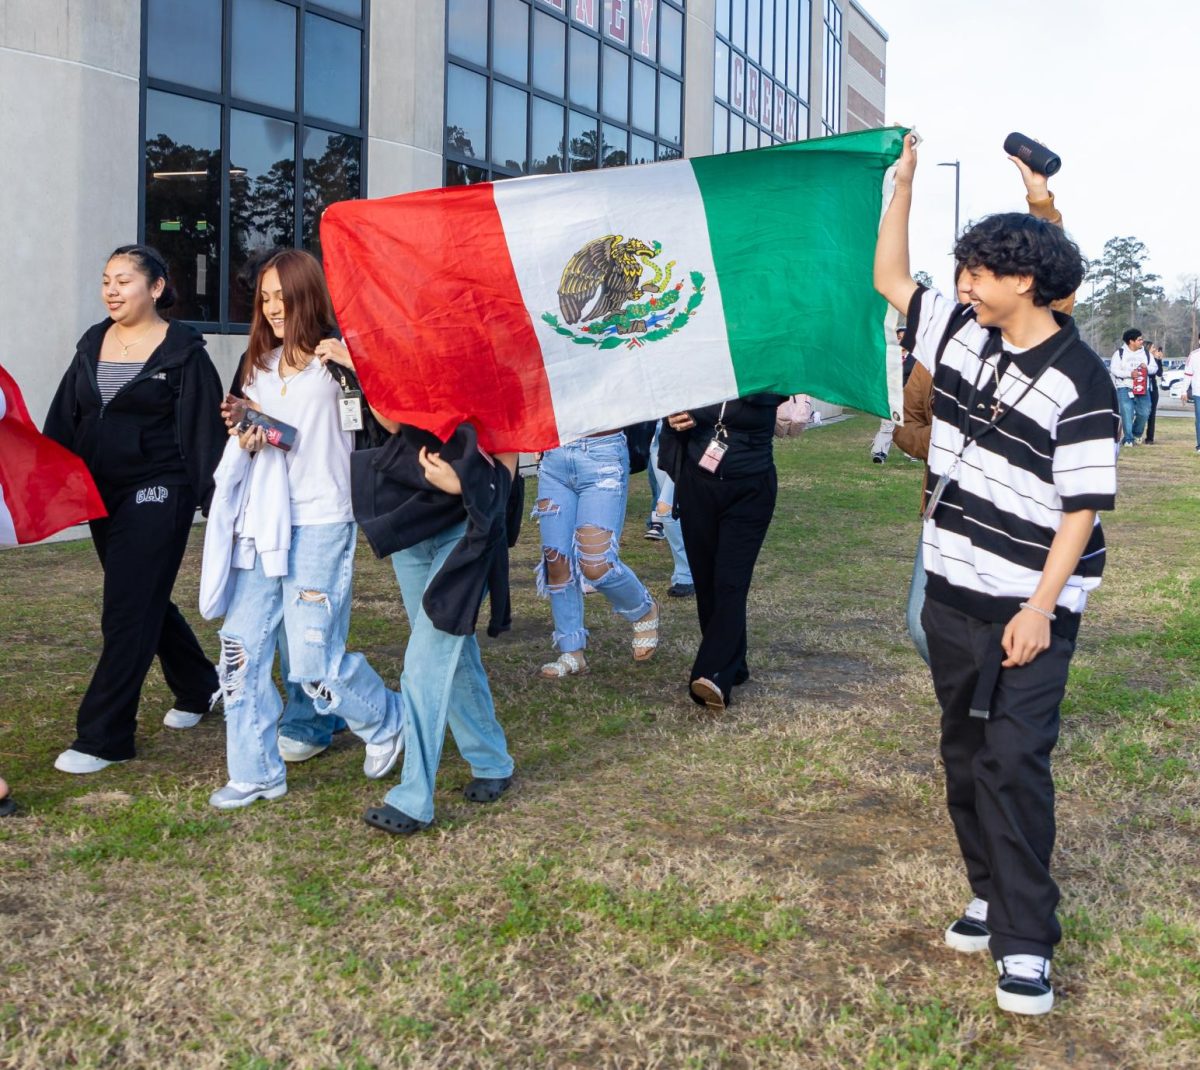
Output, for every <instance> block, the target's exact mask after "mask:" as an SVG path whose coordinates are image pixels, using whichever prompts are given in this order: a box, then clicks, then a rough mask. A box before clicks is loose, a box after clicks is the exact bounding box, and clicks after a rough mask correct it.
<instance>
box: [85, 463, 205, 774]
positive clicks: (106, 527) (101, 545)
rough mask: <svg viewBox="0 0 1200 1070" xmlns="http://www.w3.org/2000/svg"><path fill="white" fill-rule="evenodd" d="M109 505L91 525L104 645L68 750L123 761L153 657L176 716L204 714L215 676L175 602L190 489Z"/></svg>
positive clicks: (132, 495)
mask: <svg viewBox="0 0 1200 1070" xmlns="http://www.w3.org/2000/svg"><path fill="white" fill-rule="evenodd" d="M105 504H106V505H107V507H108V516H107V518H105V519H103V520H94V521H92V523H91V529H92V541H93V542H94V543H95V546H96V553H97V554H98V555H99V556H100V564H101V565H102V566H103V567H104V606H103V609H102V611H101V615H100V631H101V634H102V636H103V639H104V645H103V647H102V649H101V651H100V660H99V661H98V662H97V663H96V671H95V672H94V673H93V675H92V682H91V684H89V685H88V689H87V692H86V693H85V694H84V696H83V702H82V703H81V705H80V707H79V714H78V717H77V721H76V732H77V733H78V737H77V738H76V740H75V742H74V743H73V744H71V746H72V747H73V748H74V749H75V750H78V751H82V752H83V753H84V754H93V755H95V756H96V757H97V758H107V759H108V760H110V761H120V760H122V759H125V758H132V757H133V756H134V753H135V750H134V743H133V737H134V730H135V728H136V727H137V710H138V702H139V700H140V699H141V694H142V684H143V683H144V682H145V679H146V673H147V672H149V670H150V664H151V662H153V661H154V655H155V654H157V655H158V657H159V659H160V661H161V662H162V670H163V677H164V678H165V679H166V681H167V686H168V687H169V688H170V689H171V691H172V692H173V694H174V695H175V707H176V709H179V710H186V711H188V712H190V713H203V712H205V711H206V710H207V709H208V708H209V702H210V700H211V699H212V696H213V694H214V693H215V692H216V690H217V672H216V669H214V668H213V664H212V662H211V661H209V660H208V658H207V657H206V656H205V654H204V651H203V650H201V649H200V644H199V643H198V642H197V641H196V636H195V635H194V634H193V633H192V629H191V628H190V627H188V624H187V621H185V620H184V619H183V615H182V614H181V613H180V612H179V609H178V607H177V606H176V605H175V604H174V603H173V602H172V601H171V589H172V588H173V587H174V586H175V576H176V574H177V573H178V572H179V564H180V562H181V561H182V560H183V551H184V550H185V549H186V547H187V540H188V534H189V533H190V531H191V527H192V518H193V516H194V514H195V511H196V501H195V496H194V495H193V494H192V491H191V489H190V488H188V487H159V486H152V487H143V488H141V489H138V490H135V491H131V492H129V493H128V494H123V495H121V496H119V497H115V498H106V500H105Z"/></svg>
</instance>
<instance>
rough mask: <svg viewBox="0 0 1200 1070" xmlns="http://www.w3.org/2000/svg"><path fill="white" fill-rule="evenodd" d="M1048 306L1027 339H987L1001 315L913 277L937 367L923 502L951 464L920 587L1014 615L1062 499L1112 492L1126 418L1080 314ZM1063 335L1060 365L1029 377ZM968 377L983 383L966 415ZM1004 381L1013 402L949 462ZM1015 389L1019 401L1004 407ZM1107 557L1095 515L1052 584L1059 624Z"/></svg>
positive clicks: (911, 313)
mask: <svg viewBox="0 0 1200 1070" xmlns="http://www.w3.org/2000/svg"><path fill="white" fill-rule="evenodd" d="M1054 315H1055V319H1056V321H1057V322H1058V325H1059V330H1058V331H1057V332H1056V333H1055V334H1054V335H1053V336H1052V337H1051V338H1049V339H1047V340H1046V341H1045V342H1042V343H1041V344H1040V345H1037V346H1034V347H1033V348H1031V349H1028V350H1025V351H1023V352H1013V350H1012V348H1011V347H1008V346H1005V347H1004V351H1003V352H1001V351H1000V350H999V348H998V346H997V344H996V342H991V337H992V335H996V336H997V340H998V336H999V331H998V329H996V328H991V329H989V328H985V327H981V326H980V325H979V324H978V323H976V322H975V318H974V315H973V314H972V313H971V312H970V310H969V309H968V308H967V307H966V306H963V305H956V304H954V303H953V302H951V301H949V300H947V299H946V298H945V297H943V296H942V295H941V294H940V293H938V292H937V291H935V290H929V289H926V288H924V287H921V288H920V289H918V290H917V292H916V293H915V294H914V295H913V299H912V302H911V304H910V306H909V310H908V320H907V322H908V330H907V334H906V337H905V339H904V343H903V344H904V345H905V347H906V348H907V349H909V350H910V351H911V352H912V353H913V354H914V356H916V358H917V360H919V361H920V362H921V363H922V364H923V365H924V366H925V367H926V368H928V369H929V371H930V373H931V374H932V375H933V386H934V390H933V428H932V432H931V437H930V446H929V472H930V478H929V480H928V481H927V486H926V490H925V496H926V498H925V500H926V502H927V503H928V500H929V496H930V494H931V493H932V491H933V488H934V487H935V486H936V484H937V482H938V479H939V477H941V476H943V475H946V474H950V476H951V478H950V480H949V482H948V484H947V486H946V490H945V492H944V495H943V497H942V500H941V503H940V504H939V505H938V507H937V509H936V511H935V512H934V515H933V517H932V518H931V519H929V520H926V521H925V522H924V529H923V544H924V561H925V570H926V572H927V574H928V585H927V587H926V591H927V594H928V596H929V597H930V598H934V599H937V600H938V601H940V602H944V603H946V604H947V605H951V606H954V607H955V608H957V609H959V610H961V611H962V612H964V613H968V614H970V615H971V616H973V617H976V618H978V619H980V620H986V621H993V622H1004V621H1007V620H1009V619H1010V618H1011V617H1013V616H1014V615H1015V614H1016V613H1017V611H1018V610H1019V608H1020V603H1021V602H1023V601H1027V600H1028V599H1029V598H1030V597H1031V596H1032V595H1033V593H1034V590H1035V589H1036V588H1037V585H1038V583H1039V581H1040V580H1041V574H1042V570H1043V569H1044V568H1045V565H1046V557H1047V555H1048V553H1049V551H1050V544H1051V542H1052V541H1053V540H1054V536H1055V534H1056V533H1057V531H1058V529H1059V526H1060V524H1061V522H1062V516H1063V513H1064V512H1078V511H1080V510H1084V509H1095V510H1097V511H1100V510H1106V509H1112V508H1114V507H1115V505H1116V493H1117V427H1118V418H1117V408H1116V404H1117V400H1116V393H1115V391H1114V389H1113V385H1112V380H1111V379H1110V378H1109V375H1108V370H1107V369H1106V368H1105V367H1104V364H1103V363H1102V362H1101V360H1100V358H1099V357H1098V356H1097V355H1096V354H1095V353H1094V352H1093V351H1092V350H1091V349H1089V348H1088V347H1087V346H1086V345H1085V344H1084V343H1083V341H1082V340H1081V339H1080V338H1079V332H1078V330H1077V329H1076V327H1075V324H1074V321H1073V320H1071V319H1070V317H1068V316H1064V315H1062V314H1061V313H1055V314H1054ZM952 319H953V320H954V322H955V323H957V324H959V326H958V327H957V328H956V329H955V328H951V329H952V330H953V334H952V336H951V337H950V338H949V339H948V340H947V342H946V345H945V347H944V350H943V352H942V354H941V358H940V360H938V357H937V354H938V349H939V344H940V343H941V341H942V339H943V336H944V335H945V333H946V331H947V329H948V328H949V327H950V324H951V320H952ZM1068 341H1069V344H1068V346H1067V348H1066V349H1065V350H1064V351H1063V353H1062V355H1061V356H1059V358H1058V360H1057V361H1056V362H1055V364H1054V366H1053V367H1052V368H1050V369H1049V370H1047V371H1046V372H1044V373H1043V374H1042V375H1041V377H1040V378H1039V379H1038V380H1037V383H1036V385H1034V386H1033V387H1032V388H1030V389H1028V390H1026V386H1027V385H1028V383H1029V382H1030V381H1031V379H1033V378H1035V377H1036V376H1037V375H1038V372H1039V371H1040V370H1041V369H1042V368H1043V367H1044V366H1045V364H1046V362H1047V361H1048V360H1049V359H1050V357H1051V356H1052V355H1053V354H1054V353H1055V351H1056V350H1058V349H1059V347H1060V346H1061V345H1062V344H1063V343H1064V342H1068ZM989 342H991V345H990V346H989ZM985 354H986V359H985ZM935 362H936V367H935ZM997 375H998V377H999V390H998V391H997V387H996V381H997ZM973 382H975V383H978V392H977V394H976V397H975V399H974V401H973V403H972V404H973V410H972V411H971V412H970V414H969V419H968V413H967V406H968V402H969V401H970V396H971V392H972V383H973ZM997 393H998V394H999V400H1000V403H1001V407H1002V411H1004V412H1005V413H1006V414H1005V415H1002V416H1001V418H1000V421H999V423H998V424H997V425H996V427H995V428H993V429H992V430H991V431H989V432H987V433H986V434H985V435H983V436H982V437H981V438H979V439H978V440H977V441H976V442H973V443H972V444H971V445H970V446H968V447H967V449H966V451H965V452H964V453H963V455H962V459H961V461H960V462H959V463H958V465H957V470H956V471H955V470H954V469H955V464H954V459H955V457H956V455H957V454H958V452H959V450H960V449H961V447H962V445H963V441H964V434H963V432H964V429H967V427H968V424H969V431H970V432H975V431H978V430H980V429H982V428H983V427H985V426H986V425H987V423H988V422H989V421H990V419H991V414H992V403H993V401H995V400H996V397H997ZM1022 394H1024V396H1021V395H1022ZM1014 402H1015V403H1016V408H1015V409H1010V405H1012V404H1013V403H1014ZM1104 559H1105V551H1104V531H1103V529H1102V528H1101V526H1100V521H1099V518H1098V517H1097V520H1096V526H1095V528H1094V530H1093V531H1092V535H1091V538H1090V539H1089V540H1088V544H1087V546H1086V548H1085V549H1084V551H1083V554H1082V556H1081V557H1080V560H1079V563H1078V564H1077V565H1076V566H1075V571H1074V573H1073V574H1072V575H1071V577H1070V579H1068V580H1067V583H1066V585H1065V586H1064V587H1063V590H1062V593H1061V594H1060V595H1059V596H1058V606H1057V608H1056V610H1055V612H1056V614H1057V616H1058V620H1057V621H1056V622H1055V623H1054V624H1053V625H1052V628H1053V630H1054V631H1055V632H1056V633H1058V634H1061V635H1065V636H1067V637H1068V638H1074V636H1075V633H1076V632H1077V631H1078V628H1079V619H1080V614H1082V612H1083V609H1084V606H1085V605H1086V603H1087V596H1088V592H1089V591H1092V590H1094V589H1095V588H1096V587H1098V586H1099V585H1100V574H1101V573H1102V572H1103V570H1104Z"/></svg>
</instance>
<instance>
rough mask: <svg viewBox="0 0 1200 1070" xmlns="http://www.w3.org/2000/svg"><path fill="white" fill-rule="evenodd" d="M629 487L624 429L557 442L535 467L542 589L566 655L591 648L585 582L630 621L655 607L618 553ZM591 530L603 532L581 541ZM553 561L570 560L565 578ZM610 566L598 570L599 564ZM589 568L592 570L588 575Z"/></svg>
mask: <svg viewBox="0 0 1200 1070" xmlns="http://www.w3.org/2000/svg"><path fill="white" fill-rule="evenodd" d="M628 490H629V450H628V448H627V447H626V445H625V435H624V433H623V432H620V431H618V432H617V433H616V434H613V435H600V436H597V437H594V438H584V439H580V440H579V441H578V442H572V443H570V444H569V445H566V446H558V447H557V448H555V449H552V450H550V451H548V452H547V453H546V454H544V455H543V457H542V463H541V464H540V465H539V466H538V494H537V504H536V507H535V508H534V510H533V516H534V518H535V519H537V520H538V521H539V523H540V525H541V532H542V560H541V563H540V564H539V565H538V571H537V585H538V593H539V594H541V595H544V596H546V597H548V598H549V599H550V611H551V613H552V615H553V617H554V643H555V646H556V647H557V648H558V649H559V650H560V651H562V652H563V653H568V652H571V651H575V650H583V649H584V648H585V647H586V646H587V634H588V633H587V629H586V628H584V626H583V588H582V586H581V581H582V580H584V579H586V580H587V581H588V583H590V584H591V585H592V586H593V587H594V588H595V589H596V590H597V591H599V592H600V593H601V594H602V595H604V597H605V598H607V599H608V601H609V604H610V605H611V606H612V608H613V612H614V613H616V614H617V616H619V617H623V618H624V619H625V620H627V621H629V622H630V623H632V622H634V621H637V620H641V618H642V617H644V616H645V615H646V614H647V613H648V612H650V607H651V606H652V605H653V600H652V599H651V597H650V592H649V591H647V590H646V587H645V584H643V583H642V581H641V580H639V579H638V578H637V576H636V575H634V573H633V571H632V570H631V569H630V568H629V567H628V566H627V565H625V564H624V563H623V562H622V561H621V558H620V534H621V529H622V528H623V527H624V526H625V505H626V499H627V496H628ZM589 528H590V529H594V531H595V532H597V533H599V534H598V535H596V534H593V535H592V536H591V537H584V538H583V540H582V546H581V536H580V532H581V530H584V529H589ZM598 543H602V544H603V551H602V552H600V553H596V552H589V550H588V549H587V547H588V546H596V545H597V544H598ZM548 559H550V560H554V561H559V562H561V561H565V562H566V565H567V579H566V582H562V583H553V582H551V580H550V576H549V574H548V571H547V560H548ZM605 566H607V567H606V568H605V571H604V572H603V574H600V572H599V569H600V568H604V567H605ZM588 572H593V573H595V574H594V575H592V576H589V575H587V573H588Z"/></svg>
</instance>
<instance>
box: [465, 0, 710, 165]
mask: <svg viewBox="0 0 1200 1070" xmlns="http://www.w3.org/2000/svg"><path fill="white" fill-rule="evenodd" d="M573 2H574V0H566V3H563V4H562V7H561V9H560V8H559V7H558V6H557V5H556V4H555V3H554V2H553V0H551V2H549V3H547V2H539V0H528V7H529V19H528V38H527V42H526V48H527V55H528V57H529V68H528V77H527V80H526V81H524V82H520V81H516V80H514V79H512V78H510V77H508V76H507V75H504V74H500V73H499V72H497V71H496V69H495V56H494V49H495V41H494V35H493V33H492V26H493V24H494V23H493V20H494V18H495V0H486V3H487V27H488V30H487V62H486V64H484V65H481V64H478V63H475V62H473V61H472V60H469V59H465V58H461V57H459V56H458V55H456V54H455V53H453V52H452V51H451V50H450V5H449V3H447V4H446V5H445V40H446V51H445V62H444V64H443V71H442V79H443V84H442V98H443V99H442V127H441V129H442V181H443V182H446V181H448V179H449V170H450V168H451V167H452V166H455V167H470V168H474V169H475V170H477V171H483V172H484V173H485V174H486V176H487V178H486V179H485V181H495V180H498V179H504V178H517V177H520V176H522V175H532V174H536V173H538V172H535V171H533V169H532V168H533V162H534V161H533V156H532V151H533V104H534V100H535V99H541V100H544V101H546V102H548V103H550V104H556V105H558V106H559V107H561V108H562V109H563V140H562V146H563V156H562V162H563V170H562V171H561V172H557V173H561V174H575V173H581V172H573V171H571V170H569V166H570V154H571V148H570V139H571V134H570V129H571V113H572V112H576V113H578V114H580V115H584V116H586V117H587V118H588V119H590V120H594V122H595V124H596V153H597V163H596V166H595V168H589V170H601V169H603V166H604V165H603V162H602V161H603V149H604V133H603V131H604V127H605V126H606V125H607V126H612V127H617V128H619V129H621V130H623V131H624V132H625V134H626V145H627V146H629V147H628V148H627V152H626V164H616V165H614V166H618V167H621V166H626V165H627V164H628V161H629V158H630V156H631V154H632V147H631V146H632V144H633V142H632V138H633V137H640V138H644V139H646V140H648V141H651V142H652V143H653V144H654V150H655V159H678V158H682V156H683V140H684V135H685V131H686V130H687V99H686V97H687V93H686V84H687V83H686V79H687V33H688V25H687V8H686V6H685V0H657V5H656V7H655V19H654V23H655V26H654V34H655V37H654V59H653V60H652V61H651V60H647V59H646V58H645V57H644V56H642V55H641V53H639V52H638V51H637V49H636V47H635V45H634V22H633V20H634V19H635V18H636V17H637V9H636V5H635V4H634V0H630V10H629V12H628V19H629V22H628V27H629V33H628V37H629V40H628V42H626V43H622V42H621V41H619V40H617V39H615V38H612V37H609V36H608V35H607V34H605V32H604V14H605V4H604V2H603V0H595V5H596V28H595V29H594V30H593V29H592V28H591V27H590V26H588V25H587V24H586V23H583V22H576V21H575V20H574V19H573V18H572V17H571V13H570V7H571V4H572V3H573ZM663 7H672V8H674V9H675V11H676V12H677V13H678V14H679V15H680V17H681V19H682V38H681V41H680V63H679V66H680V73H679V74H676V73H675V72H674V71H671V70H669V69H668V68H666V67H664V66H663V64H662V17H661V15H660V11H661V9H662V8H663ZM539 12H541V13H543V14H545V15H548V16H550V17H551V18H554V19H556V20H558V21H559V22H561V23H563V24H564V26H565V30H564V51H563V95H562V96H556V95H555V94H554V93H551V92H549V91H547V90H544V89H538V88H535V87H534V85H533V56H534V26H535V23H536V21H537V20H536V18H535V17H534V16H535V15H536V14H537V13H539ZM572 30H578V31H579V32H580V33H581V34H584V35H586V36H588V37H590V38H592V39H593V40H595V41H596V42H597V52H596V66H597V72H596V107H595V108H589V107H585V106H584V105H582V104H580V103H577V102H575V101H572V100H571V31H572ZM606 47H609V48H614V49H616V50H617V51H619V52H622V53H623V54H624V55H625V56H627V57H628V59H629V65H628V73H627V76H626V77H627V81H626V87H625V93H626V103H627V109H626V118H625V120H624V121H620V120H616V119H613V118H612V117H611V116H608V115H606V114H605V113H604V49H605V48H606ZM635 63H642V64H644V65H646V66H648V67H650V68H651V69H652V70H653V71H654V75H655V77H654V126H655V129H654V130H651V131H646V130H645V129H644V128H642V127H640V126H635V125H634V121H633V99H634V98H633V72H634V66H633V65H634V64H635ZM451 66H456V67H461V68H463V69H464V70H467V71H470V72H472V73H473V74H478V75H480V76H481V77H483V78H485V79H486V80H487V90H486V98H485V100H486V111H487V130H486V144H485V145H484V146H483V147H482V150H481V151H480V155H479V156H478V157H477V158H475V159H470V158H469V157H467V156H465V155H461V154H457V153H454V152H452V151H450V150H449V148H448V147H447V145H446V129H447V122H448V120H449V117H450V116H449V108H450V95H449V82H450V68H451ZM664 77H666V78H671V79H672V80H674V81H676V82H678V83H679V98H680V99H679V142H678V143H677V144H673V143H671V142H669V141H668V140H667V139H666V138H665V137H662V136H660V135H659V131H658V127H659V109H660V107H661V103H662V101H661V97H662V93H661V88H660V87H661V83H662V78H664ZM496 82H499V83H501V84H502V85H506V86H510V87H511V88H513V89H519V90H521V91H522V92H523V93H525V96H526V100H525V160H526V167H527V170H525V171H516V170H513V169H512V168H510V167H505V166H502V165H499V164H496V163H493V162H492V127H493V121H494V112H493V108H494V85H495V83H496ZM669 154H674V155H669Z"/></svg>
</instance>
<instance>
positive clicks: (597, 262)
mask: <svg viewBox="0 0 1200 1070" xmlns="http://www.w3.org/2000/svg"><path fill="white" fill-rule="evenodd" d="M661 252H662V244H661V243H660V242H657V241H651V242H645V241H642V239H640V238H629V239H628V240H626V239H625V237H624V235H621V234H606V235H605V236H604V237H602V238H594V239H593V240H591V241H589V242H588V243H587V244H586V245H585V246H583V248H582V249H580V250H579V251H578V252H577V253H575V255H574V256H572V257H571V259H570V260H568V261H567V265H566V267H565V268H563V273H562V279H561V280H560V282H559V284H558V308H559V312H560V313H561V314H562V321H560V320H559V317H558V315H556V314H555V313H553V312H544V313H543V314H542V319H543V320H544V321H545V322H546V323H547V324H549V325H550V326H551V327H552V328H553V329H554V330H555V331H556V332H557V333H558V334H561V335H563V336H565V337H568V338H570V339H572V341H575V342H578V343H579V344H581V345H594V346H598V347H599V348H600V349H613V348H615V347H616V346H619V345H621V344H626V345H628V346H629V348H631V349H632V348H636V347H638V346H641V345H644V344H645V343H646V342H657V341H660V340H661V339H663V338H666V337H668V336H670V335H672V334H674V333H675V332H676V331H678V330H681V329H682V328H683V327H685V326H686V325H687V323H688V321H689V320H690V319H691V317H692V316H693V315H695V313H696V310H697V309H698V308H699V307H700V303H701V302H702V301H703V300H704V276H703V275H702V274H700V273H699V272H698V271H693V272H691V274H690V281H691V283H692V293H691V295H690V296H689V298H688V300H687V302H686V304H685V305H684V307H683V308H679V307H678V305H679V301H680V298H681V295H682V293H683V288H684V284H683V283H682V282H677V283H675V284H674V285H672V282H671V279H672V273H673V272H674V269H675V261H674V260H670V261H668V262H667V263H666V264H658V263H655V261H656V260H657V259H658V257H659V254H660V253H661ZM572 324H579V325H580V326H579V327H578V328H577V329H573V328H572V326H571V325H572Z"/></svg>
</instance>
